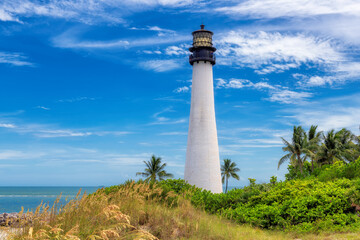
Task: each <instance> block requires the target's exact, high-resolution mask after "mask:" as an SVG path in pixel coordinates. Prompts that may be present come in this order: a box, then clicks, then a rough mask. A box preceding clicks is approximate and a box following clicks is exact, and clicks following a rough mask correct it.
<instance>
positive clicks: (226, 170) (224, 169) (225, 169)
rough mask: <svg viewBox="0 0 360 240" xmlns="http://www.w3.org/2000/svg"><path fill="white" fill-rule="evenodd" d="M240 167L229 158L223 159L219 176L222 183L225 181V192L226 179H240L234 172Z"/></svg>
mask: <svg viewBox="0 0 360 240" xmlns="http://www.w3.org/2000/svg"><path fill="white" fill-rule="evenodd" d="M239 171H240V169H239V168H237V167H236V163H235V162H232V161H231V160H230V159H228V158H227V159H224V165H221V176H222V183H224V182H225V181H226V185H225V186H226V187H225V193H227V188H228V181H229V178H230V177H233V178H235V179H236V180H240V177H239V175H237V174H236V172H239Z"/></svg>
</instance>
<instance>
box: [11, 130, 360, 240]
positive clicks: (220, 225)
mask: <svg viewBox="0 0 360 240" xmlns="http://www.w3.org/2000/svg"><path fill="white" fill-rule="evenodd" d="M316 129H317V127H316V126H312V127H311V128H310V130H309V132H305V131H304V130H303V129H302V127H294V130H293V136H292V140H291V141H286V140H285V139H283V141H284V144H285V147H284V148H283V150H284V151H285V152H287V154H286V155H285V156H284V157H283V158H281V159H280V161H279V166H280V165H281V164H283V163H284V162H285V161H287V160H290V162H289V166H288V170H289V172H288V173H287V174H286V180H285V181H283V182H278V181H277V178H276V177H271V179H270V182H269V183H262V184H256V180H255V179H251V178H249V182H250V183H249V186H246V187H244V188H241V189H233V190H230V191H229V192H227V193H221V194H214V193H211V192H209V191H206V190H202V189H199V188H197V187H195V186H191V185H189V184H187V183H186V182H185V181H184V180H181V179H179V180H174V179H168V180H163V178H167V177H171V174H169V173H167V172H166V171H165V170H164V167H165V166H166V164H164V163H161V159H160V158H156V157H155V156H153V157H152V158H151V160H150V161H148V162H145V164H146V168H145V171H144V172H140V173H138V174H139V175H142V176H144V177H146V179H145V181H142V180H140V181H138V182H136V183H135V182H134V181H128V182H126V183H124V184H122V185H117V186H112V187H108V188H104V189H99V190H98V191H97V192H96V193H94V194H91V195H89V196H84V197H82V198H77V199H75V200H72V201H71V202H70V203H68V204H67V205H66V206H63V207H60V208H59V207H57V206H56V204H55V206H54V207H53V208H52V209H51V210H49V208H48V207H44V206H42V209H41V210H40V208H39V209H38V210H37V211H36V212H35V213H28V214H27V217H26V218H24V219H23V220H24V222H23V225H22V227H23V230H24V231H22V232H20V233H18V234H17V235H15V236H14V238H15V239H39V240H40V239H104V240H108V239H291V238H297V237H298V236H299V234H305V233H306V234H305V235H301V238H302V239H345V238H341V237H336V236H338V235H336V233H343V232H353V233H354V235H353V234H351V233H348V234H346V235H345V236H346V239H358V233H359V231H360V157H359V155H360V147H359V145H360V144H359V137H356V136H355V135H353V134H352V133H351V132H350V131H348V130H346V129H342V130H340V131H338V132H335V131H333V130H332V131H329V132H328V133H326V134H324V133H322V132H317V130H316ZM227 165H228V166H227V167H226V166H225V165H224V166H223V169H222V170H223V171H222V172H223V177H224V180H225V182H227V181H226V179H228V178H229V177H230V176H233V175H232V173H235V172H237V171H238V169H237V168H236V166H235V165H231V161H230V160H229V161H228V162H227ZM225 170H226V171H225ZM233 177H234V176H233ZM158 180H160V181H158ZM29 216H30V218H31V224H29V222H28V221H26V219H27V218H28V217H29ZM224 218H226V219H224ZM229 220H230V221H229ZM235 223H240V224H241V225H240V224H235ZM250 226H251V227H250ZM254 227H255V228H254ZM259 229H263V230H259ZM264 230H273V231H264ZM313 233H316V234H319V235H312V234H313ZM324 233H325V234H331V236H326V237H324V238H323V234H324Z"/></svg>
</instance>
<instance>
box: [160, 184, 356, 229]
mask: <svg viewBox="0 0 360 240" xmlns="http://www.w3.org/2000/svg"><path fill="white" fill-rule="evenodd" d="M161 185H162V186H166V188H167V190H169V187H171V186H173V187H174V189H176V192H177V193H183V194H185V196H187V198H189V199H190V201H191V203H192V204H193V205H194V206H196V207H198V208H202V209H204V210H205V211H206V212H208V213H211V214H217V215H220V216H223V217H226V218H228V219H231V220H234V221H236V222H238V223H248V224H251V225H252V226H257V227H261V228H265V229H281V230H287V231H296V232H321V231H330V232H347V231H358V230H359V229H360V218H359V216H358V215H357V213H356V206H357V205H358V203H359V202H360V192H359V190H360V179H355V180H349V179H346V178H343V179H336V180H335V181H326V182H323V181H320V180H318V179H314V178H313V179H306V180H301V179H298V180H291V181H285V182H279V183H275V184H274V183H269V184H255V183H252V184H250V186H248V187H244V188H242V189H234V190H231V191H229V192H228V193H227V194H224V193H222V194H213V193H211V192H209V191H205V190H201V189H197V188H193V187H191V186H190V185H187V184H186V183H185V182H184V181H183V180H166V181H163V182H161Z"/></svg>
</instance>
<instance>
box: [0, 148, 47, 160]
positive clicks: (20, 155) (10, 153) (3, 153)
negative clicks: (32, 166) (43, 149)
mask: <svg viewBox="0 0 360 240" xmlns="http://www.w3.org/2000/svg"><path fill="white" fill-rule="evenodd" d="M42 156H44V154H43V153H40V152H31V154H29V153H27V152H24V151H18V150H0V160H10V159H28V158H37V157H42Z"/></svg>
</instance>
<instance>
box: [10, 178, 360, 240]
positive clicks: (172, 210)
mask: <svg viewBox="0 0 360 240" xmlns="http://www.w3.org/2000/svg"><path fill="white" fill-rule="evenodd" d="M174 199H175V200H174ZM57 204H58V201H57V202H55V204H54V206H53V207H52V208H49V207H47V206H43V205H41V206H39V208H38V209H37V211H36V212H34V213H31V214H29V215H31V216H32V217H31V218H32V223H31V224H30V223H29V222H26V221H24V222H23V223H22V229H23V231H22V232H18V233H17V234H13V235H12V239H94V240H95V239H103V240H110V239H144V240H146V239H194V240H195V239H208V240H211V239H214V240H215V239H216V240H221V239H224V240H226V239H243V240H250V239H251V240H253V239H261V240H275V239H276V240H283V239H284V240H285V239H302V240H307V239H309V240H310V239H314V240H315V239H316V240H317V239H324V240H325V239H326V240H333V239H334V240H335V239H359V234H354V233H349V234H338V235H336V234H331V235H330V234H319V235H314V234H305V235H299V234H297V233H284V232H280V231H265V230H261V229H259V228H254V227H251V226H249V225H238V224H236V223H233V222H231V221H229V220H227V219H223V218H221V217H219V216H216V215H209V214H207V213H205V212H204V211H203V210H200V209H196V208H194V207H193V206H192V205H191V203H190V201H189V200H186V199H185V198H183V197H180V198H174V193H172V192H168V193H166V194H165V193H164V192H163V190H162V189H161V188H159V187H157V186H156V185H153V186H150V185H149V184H146V183H140V184H139V183H137V184H135V183H131V184H127V185H124V186H122V187H120V188H119V189H118V190H117V191H114V192H111V193H106V192H105V191H104V190H102V189H99V190H98V191H97V192H96V193H94V194H91V195H89V196H85V195H84V196H82V197H81V196H78V197H77V198H76V199H74V200H72V201H70V202H69V203H68V204H67V205H65V206H63V207H61V206H57Z"/></svg>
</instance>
